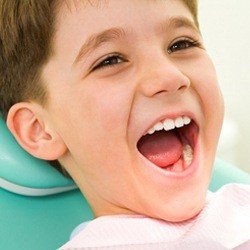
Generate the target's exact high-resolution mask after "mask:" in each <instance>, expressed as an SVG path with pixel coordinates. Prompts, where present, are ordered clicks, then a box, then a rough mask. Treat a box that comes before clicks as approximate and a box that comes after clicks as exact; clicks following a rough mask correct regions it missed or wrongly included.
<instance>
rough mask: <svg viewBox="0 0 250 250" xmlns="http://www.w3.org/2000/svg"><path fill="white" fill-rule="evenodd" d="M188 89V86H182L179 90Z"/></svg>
mask: <svg viewBox="0 0 250 250" xmlns="http://www.w3.org/2000/svg"><path fill="white" fill-rule="evenodd" d="M186 88H187V86H186V85H182V86H180V87H179V88H178V90H185V89H186Z"/></svg>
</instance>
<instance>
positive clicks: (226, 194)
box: [208, 183, 250, 205]
mask: <svg viewBox="0 0 250 250" xmlns="http://www.w3.org/2000/svg"><path fill="white" fill-rule="evenodd" d="M208 197H209V199H217V200H219V199H221V200H225V201H231V202H237V203H238V202H239V203H240V204H242V205H243V204H245V205H250V185H248V184H240V183H229V184H226V185H224V186H222V187H221V188H220V189H219V190H217V191H216V192H214V193H212V192H209V195H208Z"/></svg>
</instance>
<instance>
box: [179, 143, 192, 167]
mask: <svg viewBox="0 0 250 250" xmlns="http://www.w3.org/2000/svg"><path fill="white" fill-rule="evenodd" d="M193 156H194V151H193V149H192V147H191V146H190V145H188V144H186V145H184V146H183V152H182V157H183V159H184V162H185V167H187V166H188V165H190V164H191V162H192V160H193Z"/></svg>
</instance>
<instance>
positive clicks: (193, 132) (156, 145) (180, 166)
mask: <svg viewBox="0 0 250 250" xmlns="http://www.w3.org/2000/svg"><path fill="white" fill-rule="evenodd" d="M198 134H199V128H198V126H197V124H196V123H195V121H193V120H192V121H191V123H190V124H188V125H185V126H183V127H181V128H175V129H172V130H169V131H166V130H164V129H163V130H161V131H155V132H154V133H153V134H151V135H150V134H147V135H144V136H142V137H141V138H140V140H139V141H138V143H137V148H138V150H139V152H140V153H141V154H142V155H143V156H144V157H145V158H147V159H148V160H149V161H150V162H152V163H153V164H154V165H156V166H158V167H160V168H163V169H164V170H166V171H171V172H183V171H184V170H185V169H187V168H188V167H189V166H190V165H191V164H192V162H193V159H194V152H195V146H196V143H197V139H198Z"/></svg>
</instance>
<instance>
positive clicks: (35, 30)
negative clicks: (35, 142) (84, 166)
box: [0, 0, 199, 177]
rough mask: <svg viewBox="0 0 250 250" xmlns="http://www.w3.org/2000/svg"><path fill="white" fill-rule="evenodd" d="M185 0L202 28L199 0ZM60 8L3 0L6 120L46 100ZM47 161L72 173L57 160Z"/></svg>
mask: <svg viewBox="0 0 250 250" xmlns="http://www.w3.org/2000/svg"><path fill="white" fill-rule="evenodd" d="M85 1H86V0H85ZM182 1H183V2H184V3H185V4H186V5H187V6H188V8H189V10H190V11H191V13H192V15H193V17H194V21H195V24H196V26H197V27H198V28H199V23H198V14H197V11H198V3H197V0H182ZM61 3H62V2H60V4H61ZM58 9H60V8H59V0H0V112H1V113H2V116H3V118H4V119H5V120H6V118H7V114H8V111H9V109H10V108H11V106H12V105H14V104H15V103H18V102H22V101H36V102H37V103H39V104H41V105H42V106H43V107H45V106H46V104H47V101H48V92H47V90H46V86H45V84H44V83H43V81H42V79H41V72H42V67H43V65H45V64H46V62H47V61H48V60H49V58H50V56H51V54H52V37H53V34H54V32H55V30H54V28H55V19H56V11H57V10H58ZM48 162H49V163H50V164H51V165H52V166H53V167H55V168H56V169H57V170H59V171H60V172H62V173H63V174H64V175H66V176H68V177H69V175H68V174H67V173H66V171H65V170H64V168H63V167H62V166H61V165H60V163H59V162H58V161H57V160H56V161H48Z"/></svg>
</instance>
